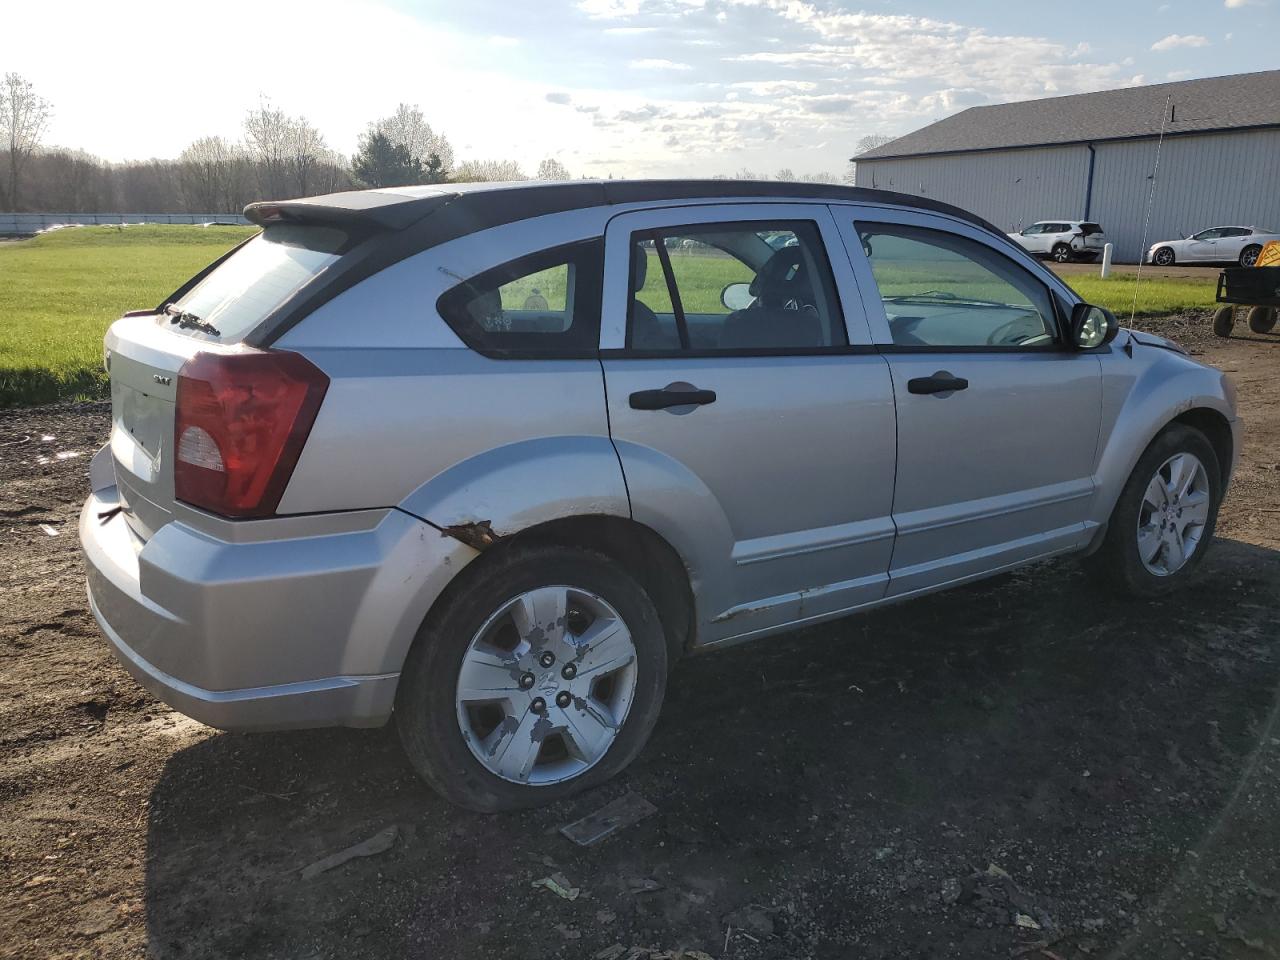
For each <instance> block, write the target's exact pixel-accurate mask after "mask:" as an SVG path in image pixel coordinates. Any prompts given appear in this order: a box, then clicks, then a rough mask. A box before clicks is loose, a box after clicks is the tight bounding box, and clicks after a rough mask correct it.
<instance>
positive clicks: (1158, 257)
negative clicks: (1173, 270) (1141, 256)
mask: <svg viewBox="0 0 1280 960" xmlns="http://www.w3.org/2000/svg"><path fill="white" fill-rule="evenodd" d="M1151 259H1152V262H1154V263H1155V265H1156V266H1157V267H1167V266H1168V265H1169V264H1171V263H1173V251H1172V250H1170V249H1168V248H1167V247H1165V248H1162V249H1160V250H1157V251H1156V254H1155V256H1154V257H1152V258H1151Z"/></svg>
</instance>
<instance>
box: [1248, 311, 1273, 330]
mask: <svg viewBox="0 0 1280 960" xmlns="http://www.w3.org/2000/svg"><path fill="white" fill-rule="evenodd" d="M1275 325H1276V310H1275V309H1274V308H1273V307H1254V308H1253V309H1252V310H1250V311H1249V329H1250V330H1252V331H1253V332H1254V333H1270V332H1271V331H1272V330H1273V329H1274V328H1275Z"/></svg>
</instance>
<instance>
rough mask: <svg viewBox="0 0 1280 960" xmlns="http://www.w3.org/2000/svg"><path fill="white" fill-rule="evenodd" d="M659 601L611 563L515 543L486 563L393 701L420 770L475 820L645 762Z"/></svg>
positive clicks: (661, 684)
mask: <svg viewBox="0 0 1280 960" xmlns="http://www.w3.org/2000/svg"><path fill="white" fill-rule="evenodd" d="M666 676H667V647H666V639H665V635H664V632H663V629H662V624H661V623H660V621H659V619H658V613H657V610H656V609H655V607H654V605H653V602H652V601H651V600H650V599H649V596H648V594H646V593H645V592H644V590H643V589H642V588H641V587H640V585H639V584H638V583H637V582H636V581H635V580H634V578H632V577H631V575H630V574H628V573H627V572H626V571H625V570H623V569H622V568H621V567H619V566H618V565H617V564H615V563H614V562H613V561H612V560H610V559H609V558H607V557H605V556H603V555H600V554H597V553H593V552H590V551H586V550H578V549H573V548H569V547H553V546H531V547H511V548H508V549H507V550H505V551H504V552H503V553H501V554H499V555H498V556H496V557H494V558H493V559H492V560H490V559H489V558H487V557H486V558H481V560H478V561H476V562H475V563H473V564H472V565H471V566H469V567H468V568H467V569H466V570H464V571H463V572H462V573H461V574H459V583H457V584H456V585H455V588H454V589H452V590H451V592H450V593H449V594H448V595H447V596H446V598H445V599H444V600H442V602H441V605H440V607H439V608H438V609H437V610H434V611H432V614H431V616H429V617H428V619H427V621H426V622H425V623H424V624H423V627H422V629H421V630H420V631H419V634H418V638H417V639H416V641H415V642H414V647H413V649H412V650H411V651H410V654H409V658H408V660H407V662H406V664H405V669H404V672H403V673H402V674H401V678H400V687H399V690H398V691H397V694H396V726H397V727H398V729H399V731H400V739H401V742H402V743H403V744H404V749H405V753H406V754H407V755H408V757H409V760H410V762H411V763H412V764H413V766H414V768H415V769H416V770H417V772H418V774H419V775H420V776H421V777H422V778H423V779H424V780H426V781H427V783H428V784H430V785H431V786H432V787H433V788H434V789H435V790H436V791H437V792H438V793H440V794H441V795H442V796H444V797H445V799H447V800H450V801H452V802H454V803H456V804H458V805H460V806H463V807H467V808H468V809H471V810H478V811H483V812H494V811H499V810H514V809H518V808H521V807H529V806H536V805H540V804H544V803H550V802H552V801H554V800H558V799H561V798H562V797H566V796H569V795H570V794H573V793H576V792H578V791H579V790H583V789H586V788H587V787H591V786H594V785H596V784H599V783H602V782H603V781H605V780H607V779H609V778H610V777H612V776H613V775H614V774H616V773H618V772H619V771H620V770H622V768H623V767H625V766H626V765H627V764H628V763H630V762H631V760H632V759H633V758H634V757H635V756H636V754H637V753H639V751H640V748H641V747H643V746H644V743H645V741H646V740H647V739H648V737H649V733H650V732H651V731H652V729H653V725H654V723H655V722H656V720H657V717H658V711H659V709H660V708H661V706H662V697H663V693H664V691H665V688H666Z"/></svg>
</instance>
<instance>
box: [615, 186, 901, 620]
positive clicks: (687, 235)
mask: <svg viewBox="0 0 1280 960" xmlns="http://www.w3.org/2000/svg"><path fill="white" fill-rule="evenodd" d="M605 247H606V254H605V257H606V267H605V303H604V316H603V323H602V336H601V346H602V360H603V364H604V373H605V385H606V392H607V396H608V405H609V419H610V425H611V434H612V436H613V438H614V442H615V445H616V447H617V450H618V454H619V457H620V458H621V461H622V466H623V470H624V473H625V475H626V478H627V485H628V490H629V493H630V496H631V501H632V509H633V512H634V515H635V517H636V519H637V520H639V521H641V522H642V523H646V524H649V525H650V526H653V527H655V528H656V529H659V530H662V531H663V532H664V533H666V534H667V535H668V536H669V537H671V538H673V539H674V540H676V541H682V542H677V544H676V545H677V547H678V548H679V549H680V552H681V553H682V555H683V556H684V557H685V559H686V562H688V563H689V565H690V567H691V573H692V575H693V577H694V579H695V581H696V582H697V584H698V591H699V595H700V598H701V601H702V605H701V609H700V614H701V616H702V621H703V622H702V623H701V625H700V635H701V636H702V638H703V639H704V640H705V641H709V642H715V641H717V640H722V639H727V638H729V637H739V636H745V635H750V634H753V633H758V632H763V631H767V630H770V629H773V628H775V627H777V626H779V625H781V624H786V623H789V622H794V621H797V620H802V619H809V618H812V617H819V616H824V615H828V614H831V613H833V612H835V611H839V610H844V609H848V608H850V607H853V606H856V605H859V604H861V603H865V602H868V601H872V600H876V599H879V598H880V597H881V596H882V595H883V593H884V589H885V584H886V581H887V571H888V566H889V556H890V552H891V549H892V545H893V532H894V531H893V522H892V519H891V517H890V506H891V502H892V495H893V471H894V412H893V392H892V386H891V384H890V382H889V373H888V366H887V364H886V363H885V361H884V360H883V359H882V358H880V357H879V356H878V355H877V354H876V352H875V349H874V347H873V346H872V345H871V343H870V337H869V333H868V329H867V325H866V320H865V317H864V315H863V311H862V304H861V300H860V298H859V297H858V295H857V288H856V284H855V282H854V278H853V275H852V271H851V270H850V268H849V263H848V259H847V258H846V257H844V256H843V250H842V247H841V246H840V240H839V235H838V232H837V231H836V229H835V226H834V223H833V222H832V220H831V218H830V215H829V213H828V211H827V209H826V208H825V207H824V206H822V205H817V204H814V205H809V204H785V203H744V204H718V205H708V206H698V207H693V206H680V207H671V208H666V209H657V210H648V211H641V212H635V213H627V214H622V215H619V216H618V217H615V218H614V219H613V220H612V221H611V222H610V224H609V227H608V230H607V232H606V235H605ZM830 250H834V251H835V252H836V254H837V256H836V258H834V259H833V258H832V257H831V256H830V253H829V251H830ZM833 267H834V269H833ZM726 303H728V304H729V305H726ZM686 398H687V402H684V401H685V399H686Z"/></svg>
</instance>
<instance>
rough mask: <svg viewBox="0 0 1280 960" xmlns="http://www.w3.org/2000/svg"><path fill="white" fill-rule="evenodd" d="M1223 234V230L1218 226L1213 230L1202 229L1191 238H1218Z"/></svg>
mask: <svg viewBox="0 0 1280 960" xmlns="http://www.w3.org/2000/svg"><path fill="white" fill-rule="evenodd" d="M1221 236H1222V231H1221V230H1219V229H1218V228H1217V227H1214V228H1213V229H1212V230H1201V231H1200V232H1199V233H1197V234H1196V235H1195V236H1194V237H1192V238H1191V239H1192V240H1217V239H1218V238H1219V237H1221Z"/></svg>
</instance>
